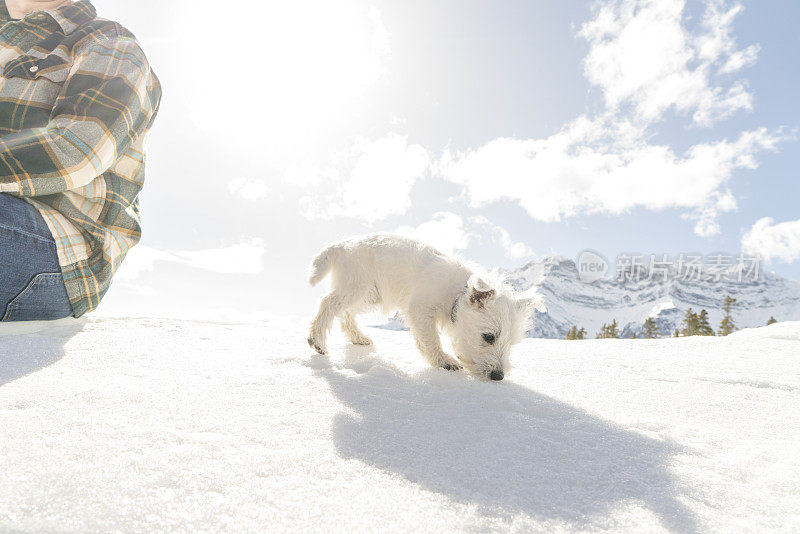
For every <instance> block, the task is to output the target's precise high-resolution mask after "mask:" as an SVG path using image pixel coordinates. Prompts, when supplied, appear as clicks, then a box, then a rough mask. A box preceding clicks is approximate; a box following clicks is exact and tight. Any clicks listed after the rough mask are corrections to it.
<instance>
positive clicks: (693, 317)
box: [681, 308, 699, 336]
mask: <svg viewBox="0 0 800 534" xmlns="http://www.w3.org/2000/svg"><path fill="white" fill-rule="evenodd" d="M698 323H699V318H698V317H697V314H696V313H695V312H694V310H692V309H691V308H689V309H688V310H686V315H685V316H684V317H683V330H681V335H683V336H696V335H697V326H698Z"/></svg>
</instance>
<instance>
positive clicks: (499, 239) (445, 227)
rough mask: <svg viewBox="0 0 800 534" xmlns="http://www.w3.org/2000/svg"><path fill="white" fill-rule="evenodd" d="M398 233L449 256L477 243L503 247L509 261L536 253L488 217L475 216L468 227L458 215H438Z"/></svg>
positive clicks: (399, 229) (404, 227)
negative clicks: (515, 239)
mask: <svg viewBox="0 0 800 534" xmlns="http://www.w3.org/2000/svg"><path fill="white" fill-rule="evenodd" d="M395 233H397V234H400V235H404V236H406V237H411V238H413V239H417V240H419V241H422V242H423V243H427V244H428V245H430V246H432V247H434V248H435V249H437V250H439V251H441V252H443V253H444V254H447V255H449V256H456V255H458V253H459V252H462V251H464V250H466V249H467V248H468V247H469V246H470V244H472V243H476V242H477V243H482V244H483V245H485V244H486V243H487V242H488V243H491V244H494V245H496V246H499V247H500V248H501V250H502V251H503V254H504V255H505V256H506V257H507V258H509V259H515V260H516V259H520V258H524V257H528V256H532V255H533V254H534V253H533V251H532V250H531V249H530V248H529V247H528V246H527V245H525V243H522V242H519V241H514V240H513V239H512V238H511V235H510V234H509V233H508V231H507V230H506V229H505V228H502V227H501V226H497V225H495V224H493V223H492V222H491V221H489V219H487V218H486V217H471V218H469V219H467V222H466V224H465V222H464V220H463V219H462V218H461V217H460V216H459V215H456V214H455V213H451V212H438V213H436V214H434V216H433V218H432V219H431V220H430V221H426V222H424V223H422V224H420V225H419V226H416V227H411V226H401V227H400V228H398V229H397V230H395Z"/></svg>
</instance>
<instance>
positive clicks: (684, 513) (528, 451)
mask: <svg viewBox="0 0 800 534" xmlns="http://www.w3.org/2000/svg"><path fill="white" fill-rule="evenodd" d="M368 331H369V333H370V335H371V336H372V337H373V339H374V340H375V341H376V347H375V348H374V349H369V348H363V347H353V346H348V345H346V344H345V343H344V341H343V339H342V338H341V336H339V335H338V334H337V335H334V337H333V339H332V341H331V343H330V348H331V353H332V355H331V357H330V359H326V358H324V357H320V356H315V355H313V354H311V351H310V350H309V349H308V347H307V346H306V343H305V337H306V336H305V333H306V325H305V322H304V321H297V320H295V321H291V320H285V319H284V320H275V321H263V322H253V323H245V324H233V323H232V324H220V323H203V322H197V321H194V322H192V321H179V320H158V319H95V320H89V321H84V322H79V323H76V324H73V325H68V326H62V327H59V328H55V329H49V330H46V331H43V332H39V333H34V334H25V335H19V336H12V337H0V531H21V532H43V531H59V532H71V531H112V530H113V531H126V532H132V531H138V532H145V531H147V532H149V531H168V530H169V531H172V530H185V531H196V530H199V531H229V532H241V531H331V530H349V531H358V532H360V531H427V532H444V531H470V532H473V531H496V530H502V531H517V532H519V531H547V532H557V531H576V530H578V531H594V530H613V531H632V530H636V531H642V530H645V531H658V530H661V529H667V530H672V531H708V532H741V531H753V532H761V531H785V532H790V531H795V532H796V531H798V530H800V455H799V454H798V451H800V323H779V324H776V325H773V326H771V327H768V328H761V329H757V330H749V331H744V332H740V333H738V334H735V335H733V336H731V337H729V338H699V337H698V338H681V339H660V340H589V341H559V340H547V339H527V340H525V341H524V342H523V343H522V344H521V345H520V346H519V347H518V348H517V350H516V352H515V354H514V356H513V357H512V362H513V363H514V365H515V368H514V370H513V372H512V373H511V375H510V377H509V379H507V380H505V381H503V382H500V383H485V382H478V381H475V380H472V379H470V378H467V377H466V376H464V375H463V374H460V373H449V372H446V371H441V370H436V369H430V368H427V367H426V366H425V364H424V363H423V361H422V359H421V357H420V356H419V355H418V354H417V352H416V350H415V348H414V345H413V341H412V340H411V337H410V335H409V333H408V332H403V331H391V330H382V329H375V328H370V329H368Z"/></svg>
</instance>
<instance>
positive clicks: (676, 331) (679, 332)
mask: <svg viewBox="0 0 800 534" xmlns="http://www.w3.org/2000/svg"><path fill="white" fill-rule="evenodd" d="M673 337H681V331H680V330H678V329H677V328H676V329H675V334H674V336H673Z"/></svg>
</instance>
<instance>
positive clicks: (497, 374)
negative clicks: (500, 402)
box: [489, 371, 503, 380]
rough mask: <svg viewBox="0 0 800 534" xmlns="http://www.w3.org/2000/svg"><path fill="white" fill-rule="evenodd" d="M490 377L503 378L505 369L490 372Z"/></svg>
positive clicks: (493, 378)
mask: <svg viewBox="0 0 800 534" xmlns="http://www.w3.org/2000/svg"><path fill="white" fill-rule="evenodd" d="M489 378H491V379H492V380H502V379H503V371H492V372H491V373H490V374H489Z"/></svg>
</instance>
